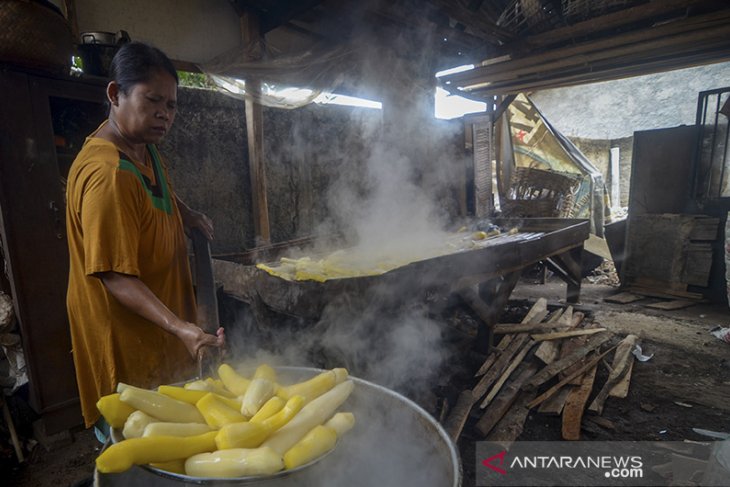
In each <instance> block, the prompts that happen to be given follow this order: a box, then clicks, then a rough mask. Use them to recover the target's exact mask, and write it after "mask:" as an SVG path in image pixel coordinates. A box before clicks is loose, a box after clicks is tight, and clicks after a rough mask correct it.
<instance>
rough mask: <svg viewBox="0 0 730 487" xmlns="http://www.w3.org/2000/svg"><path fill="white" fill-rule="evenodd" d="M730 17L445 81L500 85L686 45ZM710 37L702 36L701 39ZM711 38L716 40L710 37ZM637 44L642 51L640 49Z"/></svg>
mask: <svg viewBox="0 0 730 487" xmlns="http://www.w3.org/2000/svg"><path fill="white" fill-rule="evenodd" d="M727 16H728V13H727V12H724V11H721V12H714V13H711V14H707V15H703V16H696V17H690V18H687V19H684V20H683V21H681V22H673V23H668V24H665V25H662V26H658V27H653V28H651V29H641V30H633V31H630V32H627V33H624V34H620V35H614V36H611V37H608V38H603V39H598V40H591V41H587V42H582V43H578V44H572V45H569V46H567V47H560V48H557V49H553V50H550V51H548V52H541V53H538V54H535V55H527V56H521V57H518V58H512V59H507V60H505V61H504V62H501V63H496V64H491V65H487V66H481V67H478V68H475V69H472V70H469V71H464V72H462V73H458V74H454V75H451V76H448V77H445V78H444V81H450V82H451V85H455V86H459V87H468V86H470V85H473V84H478V83H481V82H484V81H492V82H499V81H504V80H506V79H511V78H517V77H519V76H524V75H529V74H533V73H535V72H545V71H548V70H554V69H558V68H564V67H566V66H570V65H573V64H579V63H580V62H590V61H595V60H605V59H611V58H620V57H622V56H623V57H626V56H631V55H634V54H635V53H637V52H639V53H642V52H645V50H647V49H657V48H661V47H664V46H666V45H667V44H676V43H677V42H684V41H685V38H691V39H694V38H696V37H697V36H698V34H700V33H701V32H702V31H706V30H709V29H711V28H718V29H721V28H722V26H723V24H724V23H725V21H726V18H727ZM705 37H707V36H700V38H701V39H703V38H705ZM710 37H711V38H712V37H715V34H714V33H713V34H711V35H710ZM637 44H638V45H639V46H640V49H637Z"/></svg>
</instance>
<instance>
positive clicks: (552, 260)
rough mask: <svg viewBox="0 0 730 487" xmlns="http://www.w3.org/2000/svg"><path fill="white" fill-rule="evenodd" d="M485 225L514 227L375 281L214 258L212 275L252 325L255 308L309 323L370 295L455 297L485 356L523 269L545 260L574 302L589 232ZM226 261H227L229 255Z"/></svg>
mask: <svg viewBox="0 0 730 487" xmlns="http://www.w3.org/2000/svg"><path fill="white" fill-rule="evenodd" d="M493 223H495V224H496V225H499V226H500V227H501V228H517V229H518V233H516V234H513V235H507V234H503V235H500V236H498V237H495V238H492V239H491V240H490V241H489V242H488V243H487V245H485V246H484V247H482V248H478V249H474V250H466V251H461V252H456V253H453V254H448V255H442V256H439V257H434V258H431V259H426V260H421V261H418V262H413V263H411V264H408V265H405V266H402V267H399V268H397V269H394V270H392V271H390V272H387V273H385V274H382V275H379V276H364V277H352V278H346V279H331V280H328V281H325V282H315V281H287V280H285V279H281V278H279V277H275V276H272V275H270V274H268V273H266V272H265V271H262V270H259V269H257V268H256V267H255V266H253V265H242V264H239V263H236V262H232V261H230V260H219V259H214V271H215V276H216V279H217V280H218V281H219V282H221V283H222V284H223V289H224V291H225V292H226V293H228V294H229V295H232V296H233V297H235V298H238V299H241V300H243V301H245V302H247V303H249V304H251V305H252V308H253V310H254V314H255V315H256V317H257V319H265V317H264V315H265V313H261V312H259V313H257V310H262V309H263V308H266V309H270V310H273V311H275V312H278V313H284V314H287V315H291V316H296V317H300V318H305V319H311V320H317V319H319V317H320V316H321V313H322V311H323V309H324V307H325V306H326V305H327V303H329V302H330V301H332V299H334V298H335V297H337V296H342V295H351V296H363V295H365V294H366V293H367V292H368V291H369V290H372V289H380V290H384V291H382V292H381V294H380V296H379V297H383V296H386V295H388V294H389V292H390V294H395V300H398V301H400V302H404V301H406V300H410V299H422V298H423V295H424V293H426V292H433V291H434V290H435V289H436V290H439V291H447V292H457V293H459V294H460V296H461V297H462V298H463V299H464V300H465V301H466V302H467V304H469V305H470V306H471V307H472V308H473V309H475V311H476V312H477V314H479V317H480V318H481V321H482V323H481V326H480V327H479V332H478V335H477V348H478V349H479V350H480V351H483V352H486V351H487V350H488V349H489V347H490V345H491V341H492V329H493V328H494V326H495V325H496V324H497V320H498V318H499V315H500V313H501V312H502V310H503V309H504V306H505V305H506V304H507V301H508V299H509V296H510V294H511V293H512V290H513V289H514V287H515V285H516V284H517V281H518V279H519V276H520V274H521V272H522V270H523V269H525V268H527V267H529V266H532V265H534V264H535V263H537V262H540V261H543V262H545V263H546V264H547V265H548V267H549V268H550V269H551V270H553V271H554V272H555V273H556V275H557V276H559V277H560V278H561V279H563V280H564V281H565V282H566V283H567V296H566V300H567V302H569V303H576V302H577V301H578V298H579V296H580V283H581V258H582V253H583V242H584V241H585V240H586V239H587V238H588V234H589V228H590V227H589V222H588V220H576V219H562V218H527V219H520V220H509V219H498V220H495V221H494V222H493ZM232 257H233V258H232ZM228 259H231V260H235V256H228ZM272 260H273V259H272ZM262 307H263V308H262Z"/></svg>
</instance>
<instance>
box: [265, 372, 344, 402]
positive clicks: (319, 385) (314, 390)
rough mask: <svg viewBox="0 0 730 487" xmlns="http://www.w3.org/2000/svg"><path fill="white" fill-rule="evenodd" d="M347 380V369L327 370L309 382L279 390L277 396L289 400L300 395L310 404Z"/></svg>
mask: <svg viewBox="0 0 730 487" xmlns="http://www.w3.org/2000/svg"><path fill="white" fill-rule="evenodd" d="M346 378H347V370H346V369H334V370H326V371H324V372H322V373H321V374H318V375H316V376H314V377H312V378H311V379H309V380H307V381H304V382H299V383H298V384H292V385H290V386H286V387H282V388H281V389H279V392H278V393H277V394H278V395H279V396H280V397H282V398H283V399H289V398H290V397H292V396H294V395H300V396H304V401H305V402H309V401H311V400H312V399H314V398H316V397H319V396H321V395H322V394H324V393H325V392H327V391H329V390H330V389H332V388H333V387H334V386H335V385H337V384H339V383H340V382H342V381H344V380H345V379H346Z"/></svg>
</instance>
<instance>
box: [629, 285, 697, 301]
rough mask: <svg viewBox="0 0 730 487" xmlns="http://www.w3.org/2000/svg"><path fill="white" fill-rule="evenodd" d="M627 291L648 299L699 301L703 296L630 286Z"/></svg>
mask: <svg viewBox="0 0 730 487" xmlns="http://www.w3.org/2000/svg"><path fill="white" fill-rule="evenodd" d="M627 289H629V290H630V291H631V292H632V293H635V294H641V295H642V296H648V297H650V298H664V299H677V298H680V299H694V300H696V301H700V300H702V299H704V296H703V295H702V294H700V293H693V292H683V291H673V290H671V289H662V290H658V289H650V288H645V287H639V286H630V287H628V288H627Z"/></svg>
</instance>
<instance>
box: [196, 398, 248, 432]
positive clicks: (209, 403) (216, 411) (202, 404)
mask: <svg viewBox="0 0 730 487" xmlns="http://www.w3.org/2000/svg"><path fill="white" fill-rule="evenodd" d="M221 399H222V398H221V397H220V396H217V395H216V394H214V393H212V392H209V393H208V394H206V395H205V396H203V397H202V398H200V400H199V401H198V402H197V403H195V407H197V408H198V411H200V413H201V414H202V415H203V418H205V422H206V423H207V424H208V426H210V427H211V428H216V429H217V428H221V427H223V426H225V425H227V424H229V423H240V422H242V421H246V418H244V417H243V416H242V415H241V413H239V412H238V411H237V410H235V409H233V408H231V407H230V406H228V405H227V404H226V403H225V402H223V401H222V400H221Z"/></svg>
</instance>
